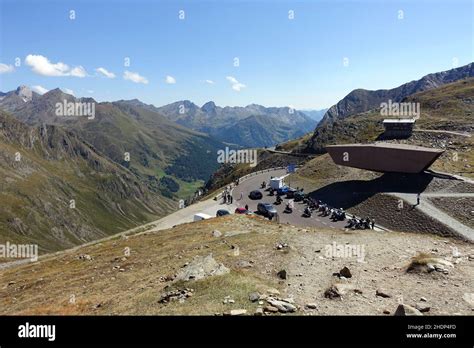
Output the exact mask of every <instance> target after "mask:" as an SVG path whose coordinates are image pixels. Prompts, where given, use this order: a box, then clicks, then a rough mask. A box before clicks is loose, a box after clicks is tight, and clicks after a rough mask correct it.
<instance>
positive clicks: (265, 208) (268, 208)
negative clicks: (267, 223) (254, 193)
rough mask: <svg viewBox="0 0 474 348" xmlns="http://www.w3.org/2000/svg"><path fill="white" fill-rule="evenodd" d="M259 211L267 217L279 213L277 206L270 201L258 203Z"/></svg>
mask: <svg viewBox="0 0 474 348" xmlns="http://www.w3.org/2000/svg"><path fill="white" fill-rule="evenodd" d="M257 211H258V212H259V213H260V214H262V215H263V216H266V217H270V216H275V214H276V213H277V211H276V209H275V207H274V206H273V205H272V204H270V203H258V205H257Z"/></svg>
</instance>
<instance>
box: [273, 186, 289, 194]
mask: <svg viewBox="0 0 474 348" xmlns="http://www.w3.org/2000/svg"><path fill="white" fill-rule="evenodd" d="M289 190H290V188H289V187H288V186H282V187H280V188H279V189H277V190H276V192H277V195H279V196H281V195H286V194H287V193H288V191H289Z"/></svg>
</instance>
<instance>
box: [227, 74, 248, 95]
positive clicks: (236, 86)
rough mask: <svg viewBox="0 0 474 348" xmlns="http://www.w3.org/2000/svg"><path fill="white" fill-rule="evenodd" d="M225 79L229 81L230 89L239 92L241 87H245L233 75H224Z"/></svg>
mask: <svg viewBox="0 0 474 348" xmlns="http://www.w3.org/2000/svg"><path fill="white" fill-rule="evenodd" d="M226 79H227V81H229V82H230V83H231V85H232V89H233V90H234V91H236V92H240V90H241V89H242V88H245V87H247V86H245V85H244V84H243V83H240V82H239V81H237V79H236V78H235V77H233V76H226Z"/></svg>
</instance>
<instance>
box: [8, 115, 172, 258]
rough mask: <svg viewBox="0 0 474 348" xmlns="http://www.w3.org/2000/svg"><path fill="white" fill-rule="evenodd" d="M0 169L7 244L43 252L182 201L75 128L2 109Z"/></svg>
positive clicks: (106, 232)
mask: <svg viewBox="0 0 474 348" xmlns="http://www.w3.org/2000/svg"><path fill="white" fill-rule="evenodd" d="M17 154H20V155H21V158H19V161H16V159H18V158H15V157H16V155H17ZM0 175H1V176H2V178H3V180H2V182H1V184H0V202H1V204H0V243H5V242H6V241H10V242H11V243H15V242H16V243H37V244H39V247H40V250H41V251H42V252H45V251H55V250H61V249H64V248H67V247H71V246H74V245H78V244H82V243H84V242H87V241H91V240H95V239H97V238H100V237H103V236H106V235H110V234H114V233H117V232H120V231H122V230H125V229H128V228H130V227H133V226H136V225H138V224H141V223H144V222H147V221H150V220H151V219H154V218H157V217H159V216H163V215H165V214H166V213H167V212H169V211H170V210H171V209H174V206H175V204H174V202H172V201H171V200H169V199H167V198H164V197H160V196H159V195H157V194H155V193H153V192H151V191H150V190H149V189H148V188H147V186H146V185H145V184H144V183H143V182H142V181H141V180H140V178H139V177H137V176H136V175H134V174H133V173H132V172H130V171H129V170H127V169H126V168H123V167H121V166H119V165H117V164H115V163H114V162H112V161H110V160H108V159H107V158H105V157H103V156H102V155H101V154H100V153H98V152H97V150H95V149H94V148H93V147H91V146H90V145H89V144H87V143H85V142H84V141H83V140H82V139H80V138H78V137H77V136H76V135H75V134H74V133H71V132H68V131H64V130H63V129H61V128H59V127H57V126H42V127H28V126H26V125H24V124H22V123H21V122H19V121H17V120H15V119H14V118H13V117H11V116H10V115H8V114H6V113H4V112H2V111H0ZM71 200H74V204H75V207H73V205H71Z"/></svg>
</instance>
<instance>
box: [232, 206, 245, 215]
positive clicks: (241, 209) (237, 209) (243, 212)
mask: <svg viewBox="0 0 474 348" xmlns="http://www.w3.org/2000/svg"><path fill="white" fill-rule="evenodd" d="M235 213H236V214H247V209H245V208H242V207H239V208H235Z"/></svg>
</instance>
